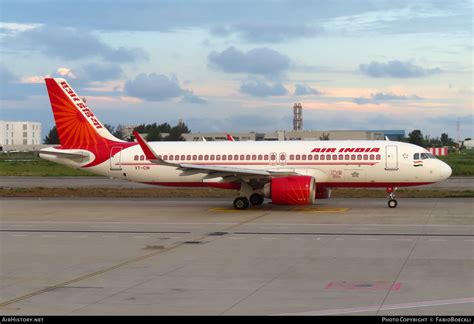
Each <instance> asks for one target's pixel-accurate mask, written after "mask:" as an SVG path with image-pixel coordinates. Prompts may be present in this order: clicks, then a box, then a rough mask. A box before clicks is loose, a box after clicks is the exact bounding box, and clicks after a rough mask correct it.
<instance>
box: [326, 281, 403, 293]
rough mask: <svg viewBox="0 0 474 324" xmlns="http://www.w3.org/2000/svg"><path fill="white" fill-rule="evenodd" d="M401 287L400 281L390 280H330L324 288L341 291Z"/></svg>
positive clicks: (397, 289) (395, 288)
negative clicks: (393, 281)
mask: <svg viewBox="0 0 474 324" xmlns="http://www.w3.org/2000/svg"><path fill="white" fill-rule="evenodd" d="M401 287H402V283H401V282H395V283H392V282H390V281H362V282H347V281H331V282H330V283H328V284H327V285H326V287H325V288H324V289H331V290H341V291H349V290H356V291H380V290H390V291H400V288H401Z"/></svg>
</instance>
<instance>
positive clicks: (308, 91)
mask: <svg viewBox="0 0 474 324" xmlns="http://www.w3.org/2000/svg"><path fill="white" fill-rule="evenodd" d="M320 94H322V92H321V91H318V90H316V89H313V88H311V87H310V86H308V85H306V84H295V92H294V95H295V96H306V95H320Z"/></svg>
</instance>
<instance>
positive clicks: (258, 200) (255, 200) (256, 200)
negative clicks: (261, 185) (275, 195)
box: [250, 193, 265, 205]
mask: <svg viewBox="0 0 474 324" xmlns="http://www.w3.org/2000/svg"><path fill="white" fill-rule="evenodd" d="M264 199H265V198H264V197H263V196H262V195H259V194H257V193H254V194H252V195H251V196H250V203H251V204H252V205H261V204H263V200H264Z"/></svg>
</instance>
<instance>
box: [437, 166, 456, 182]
mask: <svg viewBox="0 0 474 324" xmlns="http://www.w3.org/2000/svg"><path fill="white" fill-rule="evenodd" d="M441 163H442V165H441V168H440V174H441V177H442V178H443V180H445V179H448V178H449V177H450V176H451V174H452V173H453V170H452V169H451V167H450V166H449V165H447V164H446V163H444V162H441Z"/></svg>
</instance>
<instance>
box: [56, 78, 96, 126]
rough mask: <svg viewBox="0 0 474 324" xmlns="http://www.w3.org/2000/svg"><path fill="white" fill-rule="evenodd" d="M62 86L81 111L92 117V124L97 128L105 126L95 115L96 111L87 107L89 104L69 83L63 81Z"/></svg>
mask: <svg viewBox="0 0 474 324" xmlns="http://www.w3.org/2000/svg"><path fill="white" fill-rule="evenodd" d="M61 87H62V88H63V89H64V90H65V91H66V93H67V94H68V95H69V98H71V100H72V101H75V102H76V103H77V106H78V108H79V109H81V111H82V112H83V113H84V115H86V117H87V118H89V119H90V121H91V122H92V125H94V127H95V128H96V129H100V128H103V126H102V125H101V124H100V122H99V120H97V118H96V117H95V116H94V113H93V112H92V111H91V110H90V109H89V107H87V105H86V104H85V103H84V102H83V101H82V99H80V98H79V97H78V96H77V95H76V94H75V93H74V90H72V89H71V87H69V85H68V84H67V83H66V81H62V82H61Z"/></svg>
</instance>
